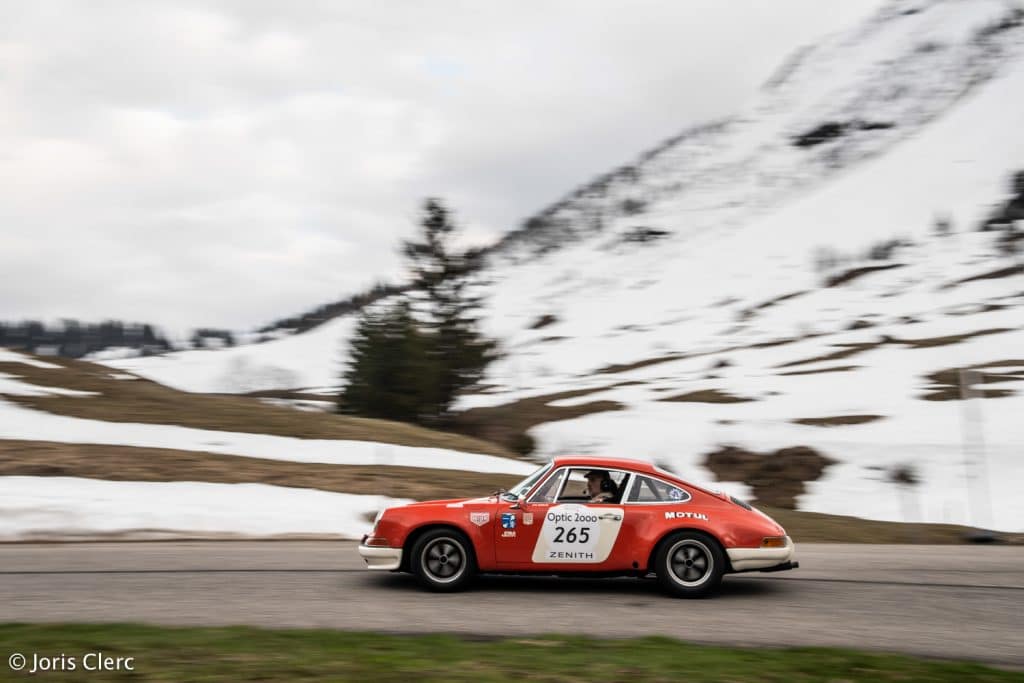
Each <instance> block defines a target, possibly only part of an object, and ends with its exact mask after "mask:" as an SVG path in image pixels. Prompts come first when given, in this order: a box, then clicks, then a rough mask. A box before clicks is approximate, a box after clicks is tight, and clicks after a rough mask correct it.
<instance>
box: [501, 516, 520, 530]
mask: <svg viewBox="0 0 1024 683" xmlns="http://www.w3.org/2000/svg"><path fill="white" fill-rule="evenodd" d="M501 528H502V529H515V528H516V515H515V513H514V512H502V513H501Z"/></svg>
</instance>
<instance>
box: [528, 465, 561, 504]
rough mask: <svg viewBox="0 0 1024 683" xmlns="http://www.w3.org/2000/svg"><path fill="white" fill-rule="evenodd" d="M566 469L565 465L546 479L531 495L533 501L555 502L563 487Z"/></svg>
mask: <svg viewBox="0 0 1024 683" xmlns="http://www.w3.org/2000/svg"><path fill="white" fill-rule="evenodd" d="M565 472H566V469H565V468H564V467H563V468H562V469H560V470H558V471H557V472H555V473H554V474H552V475H551V476H550V477H548V478H547V479H545V480H544V483H543V484H541V485H540V488H538V489H537V492H536V493H534V494H533V495H532V496H531V497H530V502H531V503H554V502H555V497H556V496H557V495H558V491H559V490H560V489H561V488H562V479H564V478H565Z"/></svg>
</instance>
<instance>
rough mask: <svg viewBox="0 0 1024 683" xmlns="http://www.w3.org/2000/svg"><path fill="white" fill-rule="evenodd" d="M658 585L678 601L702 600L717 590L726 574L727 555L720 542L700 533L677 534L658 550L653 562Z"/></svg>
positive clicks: (684, 532)
mask: <svg viewBox="0 0 1024 683" xmlns="http://www.w3.org/2000/svg"><path fill="white" fill-rule="evenodd" d="M654 571H655V573H656V574H657V575H658V583H659V584H660V585H661V587H662V589H663V590H664V591H665V592H666V593H668V594H669V595H672V596H675V597H677V598H702V597H704V596H706V595H708V594H709V593H711V592H713V591H714V590H715V589H716V588H718V584H719V583H721V581H722V575H723V574H725V553H724V552H722V547H721V546H720V545H719V544H718V541H716V540H715V539H713V538H711V537H710V536H708V535H707V534H703V533H701V532H699V531H677V532H676V533H674V534H672V535H671V536H669V537H668V538H666V539H665V540H664V541H662V543H661V545H660V546H659V547H658V553H657V555H656V556H655V559H654Z"/></svg>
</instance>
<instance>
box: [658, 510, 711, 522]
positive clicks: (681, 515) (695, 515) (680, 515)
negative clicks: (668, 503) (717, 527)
mask: <svg viewBox="0 0 1024 683" xmlns="http://www.w3.org/2000/svg"><path fill="white" fill-rule="evenodd" d="M665 519H703V520H704V521H705V522H707V521H709V520H708V516H707V515H705V514H704V513H703V512H666V513H665Z"/></svg>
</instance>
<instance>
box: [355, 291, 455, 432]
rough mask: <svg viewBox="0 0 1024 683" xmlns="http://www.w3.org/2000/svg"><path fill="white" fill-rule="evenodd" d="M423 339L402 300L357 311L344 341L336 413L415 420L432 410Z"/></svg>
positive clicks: (431, 377) (429, 371) (431, 374)
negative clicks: (346, 358)
mask: <svg viewBox="0 0 1024 683" xmlns="http://www.w3.org/2000/svg"><path fill="white" fill-rule="evenodd" d="M433 380H434V372H433V368H432V366H431V364H430V361H429V359H428V354H427V347H426V343H425V338H424V336H423V334H422V333H421V332H420V330H419V329H418V327H417V325H416V321H415V320H414V319H413V316H412V311H411V310H410V307H409V303H408V301H406V300H405V299H399V300H398V301H394V302H390V303H387V304H383V305H380V306H368V307H366V308H364V309H363V311H362V313H361V315H360V318H359V321H358V323H357V324H356V329H355V331H354V333H353V335H352V339H351V341H350V344H349V362H348V368H347V370H346V371H345V375H344V381H345V389H344V390H343V391H342V393H341V395H340V396H339V398H338V408H339V410H340V411H341V412H346V413H354V414H357V415H365V416H367V417H377V418H383V419H388V420H400V421H403V422H420V421H422V420H423V418H424V415H429V414H432V413H436V412H437V407H436V406H434V405H431V404H430V402H429V400H428V396H429V394H430V393H431V390H430V387H431V385H432V383H433Z"/></svg>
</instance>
